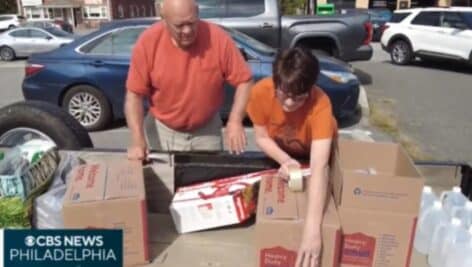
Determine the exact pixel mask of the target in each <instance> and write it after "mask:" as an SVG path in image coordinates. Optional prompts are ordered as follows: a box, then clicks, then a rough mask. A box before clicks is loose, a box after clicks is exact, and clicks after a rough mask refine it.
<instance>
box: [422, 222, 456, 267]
mask: <svg viewBox="0 0 472 267" xmlns="http://www.w3.org/2000/svg"><path fill="white" fill-rule="evenodd" d="M460 230H462V225H461V220H460V219H459V218H452V219H451V221H450V222H449V223H442V224H440V225H439V226H438V227H437V228H436V230H435V231H434V234H433V239H432V240H431V246H430V247H429V253H428V263H429V265H430V266H431V267H444V263H445V260H446V256H447V255H446V254H447V252H446V251H448V249H449V248H450V246H451V245H452V244H453V243H455V241H456V240H457V238H458V235H459V234H460Z"/></svg>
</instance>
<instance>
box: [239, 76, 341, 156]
mask: <svg viewBox="0 0 472 267" xmlns="http://www.w3.org/2000/svg"><path fill="white" fill-rule="evenodd" d="M247 112H248V114H249V117H250V118H251V120H252V122H253V123H254V124H255V125H259V126H265V127H266V129H267V132H268V134H269V136H270V137H271V138H273V139H274V141H275V142H276V143H277V145H279V146H280V148H281V149H283V150H284V151H285V152H287V153H289V154H290V155H292V156H296V157H307V156H309V155H310V147H311V142H312V140H316V139H327V138H335V137H336V135H337V123H336V120H335V118H334V116H333V114H332V111H331V101H330V100H329V98H328V96H327V95H326V94H325V93H324V92H323V91H322V90H321V89H320V88H318V87H314V88H313V90H312V91H311V94H310V97H309V98H308V99H307V101H306V102H305V103H304V104H303V106H301V107H300V108H299V109H297V110H295V111H294V112H285V111H284V110H283V109H282V104H281V103H280V102H279V100H278V99H277V96H276V94H275V86H274V82H273V80H272V78H271V77H269V78H265V79H262V80H260V81H259V82H257V83H256V84H255V85H254V87H252V89H251V95H250V98H249V102H248V106H247Z"/></svg>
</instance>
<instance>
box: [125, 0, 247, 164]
mask: <svg viewBox="0 0 472 267" xmlns="http://www.w3.org/2000/svg"><path fill="white" fill-rule="evenodd" d="M161 15H162V17H163V21H162V22H160V23H156V24H155V25H153V26H151V27H150V28H149V29H147V30H146V31H145V32H143V33H142V35H141V36H140V38H139V40H138V41H137V43H136V45H135V48H134V50H133V54H132V58H131V64H130V69H129V73H128V80H127V83H126V87H127V93H126V100H125V114H126V120H127V123H128V127H129V128H130V130H131V144H130V146H129V147H128V158H130V159H145V158H146V155H147V151H148V143H151V144H154V146H153V148H156V149H161V150H173V151H176V150H180V151H185V150H205V151H209V150H221V149H222V142H221V126H222V123H221V119H220V117H219V114H218V111H219V109H220V107H221V105H222V103H223V92H224V91H223V84H224V82H225V81H226V82H228V83H230V84H231V85H233V86H234V87H235V88H236V93H235V97H234V103H233V106H232V109H231V113H230V116H229V119H228V122H227V125H226V136H225V141H226V143H227V145H228V147H229V149H230V151H232V152H235V153H240V152H242V151H243V150H244V148H245V145H246V136H245V133H244V128H243V125H242V120H243V118H244V116H245V107H246V103H247V100H248V95H249V90H250V87H251V84H252V79H251V71H250V69H249V67H248V66H247V65H246V62H245V61H244V58H243V57H242V55H241V54H240V52H239V50H238V49H237V48H236V46H235V45H234V43H233V41H232V39H231V37H230V36H229V35H228V34H227V33H226V32H225V31H224V30H222V29H221V28H219V27H218V26H216V25H213V24H211V23H209V22H204V21H201V20H199V17H198V6H197V4H196V3H195V1H194V0H164V2H163V3H162V6H161ZM144 97H148V98H149V103H150V112H151V114H152V116H153V120H152V121H153V127H154V126H155V128H154V129H153V130H157V136H154V137H152V136H151V135H146V134H145V131H144V130H143V122H144V112H143V108H142V107H143V98H144ZM146 132H147V131H146ZM146 137H147V139H148V140H147V142H146Z"/></svg>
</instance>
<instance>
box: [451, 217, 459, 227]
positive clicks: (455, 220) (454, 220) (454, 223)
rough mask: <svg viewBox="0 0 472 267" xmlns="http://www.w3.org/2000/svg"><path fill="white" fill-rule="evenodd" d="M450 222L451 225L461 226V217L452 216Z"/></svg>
mask: <svg viewBox="0 0 472 267" xmlns="http://www.w3.org/2000/svg"><path fill="white" fill-rule="evenodd" d="M451 224H452V225H453V226H461V224H462V222H461V219H459V218H457V217H453V218H452V219H451Z"/></svg>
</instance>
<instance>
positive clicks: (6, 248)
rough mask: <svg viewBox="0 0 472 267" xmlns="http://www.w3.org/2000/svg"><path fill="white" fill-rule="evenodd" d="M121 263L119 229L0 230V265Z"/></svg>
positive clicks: (117, 266)
mask: <svg viewBox="0 0 472 267" xmlns="http://www.w3.org/2000/svg"><path fill="white" fill-rule="evenodd" d="M23 266H24V267H56V266H57V267H59V266H60V267H78V266H84V267H85V266H86V267H95V266H99V267H122V266H123V231H122V230H98V229H90V230H89V229H87V230H10V229H5V230H0V267H23Z"/></svg>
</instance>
